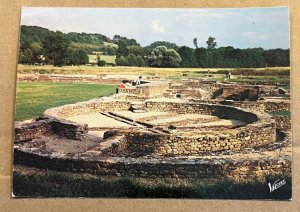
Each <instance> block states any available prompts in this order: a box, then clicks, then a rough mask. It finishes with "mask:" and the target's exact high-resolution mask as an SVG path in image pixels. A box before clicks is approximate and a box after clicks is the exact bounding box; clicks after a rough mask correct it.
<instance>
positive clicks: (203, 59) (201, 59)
mask: <svg viewBox="0 0 300 212" xmlns="http://www.w3.org/2000/svg"><path fill="white" fill-rule="evenodd" d="M195 59H196V62H197V64H198V65H199V66H200V67H202V68H206V67H208V65H207V64H208V61H207V49H205V48H198V49H196V50H195Z"/></svg>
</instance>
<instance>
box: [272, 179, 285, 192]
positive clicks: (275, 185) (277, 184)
mask: <svg viewBox="0 0 300 212" xmlns="http://www.w3.org/2000/svg"><path fill="white" fill-rule="evenodd" d="M285 184H286V181H285V179H283V180H280V179H278V180H276V181H275V182H274V183H273V184H271V183H268V186H269V189H270V193H272V192H273V191H275V190H277V189H278V188H280V187H281V186H283V185H285Z"/></svg>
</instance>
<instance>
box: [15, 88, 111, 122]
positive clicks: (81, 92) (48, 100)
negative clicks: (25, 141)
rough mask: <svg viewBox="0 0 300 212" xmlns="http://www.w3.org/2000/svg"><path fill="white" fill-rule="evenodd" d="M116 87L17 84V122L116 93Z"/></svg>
mask: <svg viewBox="0 0 300 212" xmlns="http://www.w3.org/2000/svg"><path fill="white" fill-rule="evenodd" d="M115 89H116V86H114V85H98V84H70V83H17V95H16V117H15V120H17V121H20V120H26V119H32V118H35V117H38V116H40V115H42V114H43V112H44V111H45V110H46V109H48V108H52V107H57V106H61V105H65V104H71V103H76V102H80V101H85V100H90V99H92V98H95V97H99V96H109V95H111V94H113V93H115Z"/></svg>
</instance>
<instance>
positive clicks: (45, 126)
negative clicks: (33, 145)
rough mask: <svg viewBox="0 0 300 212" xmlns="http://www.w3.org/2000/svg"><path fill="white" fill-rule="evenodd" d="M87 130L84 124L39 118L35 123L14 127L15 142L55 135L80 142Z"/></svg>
mask: <svg viewBox="0 0 300 212" xmlns="http://www.w3.org/2000/svg"><path fill="white" fill-rule="evenodd" d="M87 132H88V129H87V125H86V124H77V123H74V122H71V121H66V120H58V119H55V118H52V117H41V118H40V119H38V120H37V121H35V122H32V123H27V124H21V125H18V124H17V125H16V126H15V142H16V143H17V142H25V141H30V140H32V139H37V138H41V137H42V136H45V135H47V134H51V133H56V134H58V135H61V136H64V137H66V138H69V139H75V140H81V139H82V138H83V137H84V136H85V134H87Z"/></svg>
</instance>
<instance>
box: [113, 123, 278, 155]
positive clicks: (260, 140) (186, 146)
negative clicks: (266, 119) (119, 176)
mask: <svg viewBox="0 0 300 212" xmlns="http://www.w3.org/2000/svg"><path fill="white" fill-rule="evenodd" d="M275 139H276V130H275V124H274V123H271V124H268V125H267V124H266V125H264V126H263V127H262V128H260V127H255V126H247V127H241V128H240V129H239V131H233V132H231V133H228V132H227V133H224V132H221V134H220V135H213V134H209V133H201V132H198V134H194V133H192V134H190V135H176V134H172V135H166V134H154V133H147V132H137V131H136V132H129V133H125V134H124V139H123V140H122V141H120V146H121V151H119V149H118V148H119V147H116V149H115V150H114V151H113V153H114V155H119V156H124V155H126V156H130V157H141V156H146V155H165V156H177V155H201V154H204V153H209V152H210V153H211V152H221V151H225V150H234V151H238V150H243V149H245V148H257V147H259V146H264V145H267V144H272V143H274V141H275Z"/></svg>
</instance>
